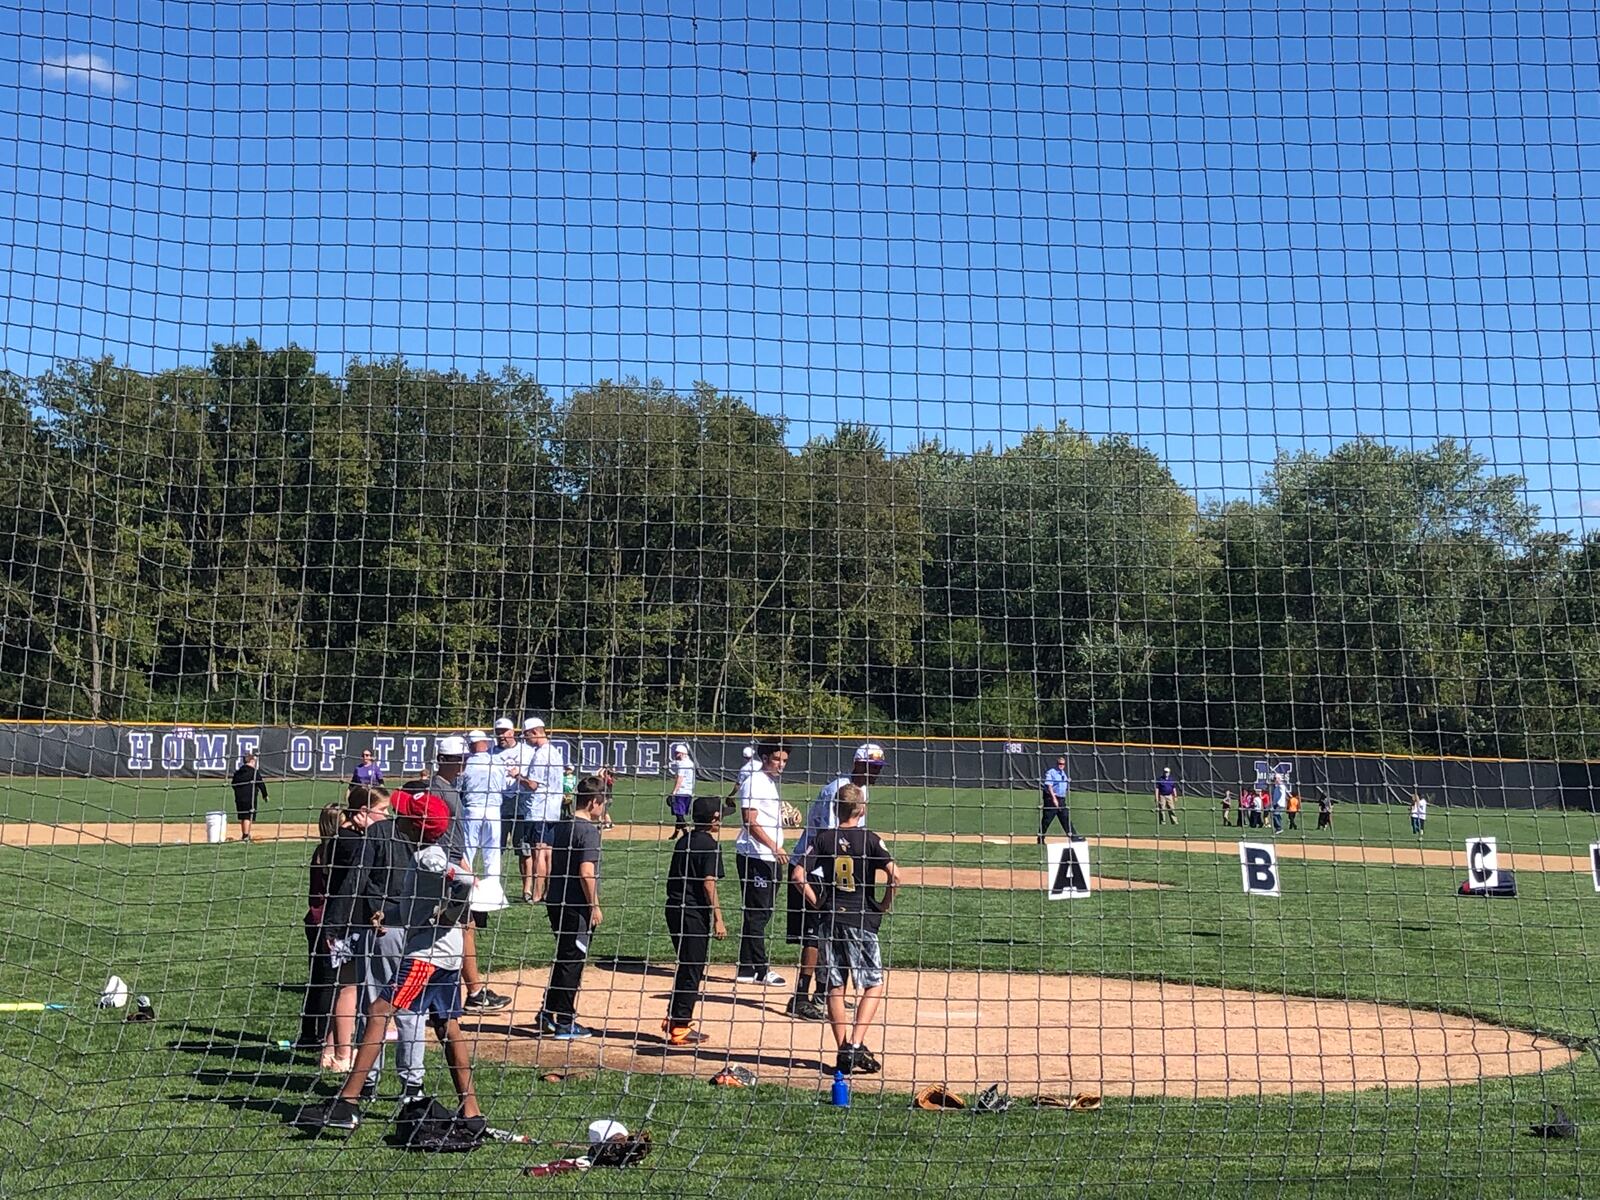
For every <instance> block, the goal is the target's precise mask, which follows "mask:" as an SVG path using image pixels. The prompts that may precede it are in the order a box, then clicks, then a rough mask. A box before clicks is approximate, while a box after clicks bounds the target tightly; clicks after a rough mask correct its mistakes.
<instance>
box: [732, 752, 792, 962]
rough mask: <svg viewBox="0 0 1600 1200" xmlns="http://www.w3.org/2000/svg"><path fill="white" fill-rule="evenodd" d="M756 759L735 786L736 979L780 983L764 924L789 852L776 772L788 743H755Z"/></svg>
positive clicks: (785, 762) (784, 758)
mask: <svg viewBox="0 0 1600 1200" xmlns="http://www.w3.org/2000/svg"><path fill="white" fill-rule="evenodd" d="M755 751H756V752H755V760H757V761H759V762H760V764H761V766H760V769H759V770H756V771H752V772H750V774H748V775H746V776H745V777H744V782H743V784H742V785H741V786H740V788H739V816H740V819H741V820H742V821H743V827H742V828H741V829H740V830H739V836H738V838H737V839H736V840H735V841H734V843H733V851H734V864H735V866H737V868H738V873H739V894H740V900H741V902H742V903H741V907H742V909H743V920H742V922H741V925H740V930H739V969H738V973H737V974H736V975H735V976H734V978H735V980H736V981H737V982H739V983H760V984H765V985H766V986H767V987H783V986H784V984H785V982H786V981H785V980H784V978H783V976H782V975H779V974H778V973H777V972H776V971H774V970H773V969H772V961H771V959H770V957H769V956H768V954H767V923H768V922H769V921H771V920H772V909H773V903H774V900H775V897H776V890H777V886H778V878H779V876H780V875H782V874H784V873H786V868H787V867H788V865H789V855H788V853H787V852H786V851H785V850H784V848H783V797H782V796H781V795H780V794H779V792H778V777H779V776H781V775H782V774H783V768H784V767H785V766H787V765H788V762H789V748H788V747H787V746H785V745H784V744H783V743H782V742H779V741H762V742H757V743H756V748H755Z"/></svg>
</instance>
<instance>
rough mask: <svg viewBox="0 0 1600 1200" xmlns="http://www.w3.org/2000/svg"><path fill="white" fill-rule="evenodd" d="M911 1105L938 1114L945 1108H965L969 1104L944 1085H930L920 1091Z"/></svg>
mask: <svg viewBox="0 0 1600 1200" xmlns="http://www.w3.org/2000/svg"><path fill="white" fill-rule="evenodd" d="M911 1103H912V1104H913V1105H915V1106H916V1107H917V1108H925V1109H928V1110H929V1111H931V1112H937V1111H939V1110H940V1109H943V1108H965V1107H966V1106H967V1102H966V1101H965V1100H963V1099H962V1098H961V1097H960V1096H958V1095H956V1094H955V1093H954V1092H952V1091H951V1090H950V1089H949V1088H947V1087H945V1085H944V1084H942V1083H930V1084H929V1085H928V1086H927V1087H925V1088H922V1089H921V1090H919V1091H918V1092H917V1094H916V1096H915V1097H913V1098H912V1101H911Z"/></svg>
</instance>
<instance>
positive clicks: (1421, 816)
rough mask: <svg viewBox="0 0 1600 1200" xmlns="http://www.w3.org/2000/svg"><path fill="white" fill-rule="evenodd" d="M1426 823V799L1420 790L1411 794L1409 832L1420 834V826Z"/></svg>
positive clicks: (1419, 835)
mask: <svg viewBox="0 0 1600 1200" xmlns="http://www.w3.org/2000/svg"><path fill="white" fill-rule="evenodd" d="M1427 823H1428V801H1427V798H1426V797H1425V796H1423V795H1422V793H1420V792H1413V793H1412V795H1411V832H1412V833H1414V834H1416V835H1417V836H1418V837H1421V836H1422V827H1423V826H1424V825H1426V824H1427Z"/></svg>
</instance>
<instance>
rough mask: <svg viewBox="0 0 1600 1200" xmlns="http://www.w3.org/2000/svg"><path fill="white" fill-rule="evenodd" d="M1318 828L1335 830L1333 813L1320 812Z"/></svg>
mask: <svg viewBox="0 0 1600 1200" xmlns="http://www.w3.org/2000/svg"><path fill="white" fill-rule="evenodd" d="M1317 828H1318V829H1332V828H1333V814H1332V813H1325V812H1319V813H1318V814H1317Z"/></svg>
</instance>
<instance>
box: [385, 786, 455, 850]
mask: <svg viewBox="0 0 1600 1200" xmlns="http://www.w3.org/2000/svg"><path fill="white" fill-rule="evenodd" d="M389 800H390V802H391V803H392V804H393V805H394V811H395V815H396V816H400V817H410V818H411V819H412V820H413V821H415V822H416V823H417V824H418V825H419V826H420V827H421V832H422V840H423V841H424V842H437V841H438V840H439V839H440V838H442V837H443V836H444V835H445V834H446V833H447V832H448V831H449V829H450V806H449V805H448V804H446V803H445V802H444V797H443V796H440V795H438V794H436V793H434V792H395V793H394V794H393V795H392V796H390V797H389Z"/></svg>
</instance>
